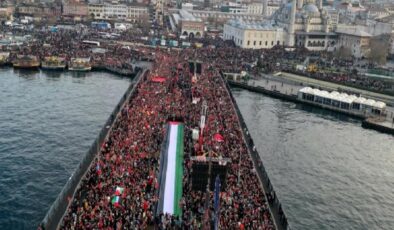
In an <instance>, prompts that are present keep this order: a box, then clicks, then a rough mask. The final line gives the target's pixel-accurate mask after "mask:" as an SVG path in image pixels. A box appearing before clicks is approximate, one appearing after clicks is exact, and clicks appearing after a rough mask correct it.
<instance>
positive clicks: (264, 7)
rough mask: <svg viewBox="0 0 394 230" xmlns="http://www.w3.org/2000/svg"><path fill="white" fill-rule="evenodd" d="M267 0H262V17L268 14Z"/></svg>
mask: <svg viewBox="0 0 394 230" xmlns="http://www.w3.org/2000/svg"><path fill="white" fill-rule="evenodd" d="M267 13H268V0H263V18H266V17H267V16H268V15H267Z"/></svg>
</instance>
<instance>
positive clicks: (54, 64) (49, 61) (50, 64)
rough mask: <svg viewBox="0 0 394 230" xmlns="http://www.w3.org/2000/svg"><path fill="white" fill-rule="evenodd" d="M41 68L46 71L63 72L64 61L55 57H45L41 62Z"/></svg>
mask: <svg viewBox="0 0 394 230" xmlns="http://www.w3.org/2000/svg"><path fill="white" fill-rule="evenodd" d="M41 68H42V69H46V70H64V69H65V68H66V60H65V59H64V58H61V57H57V56H50V57H45V58H44V60H43V61H42V62H41Z"/></svg>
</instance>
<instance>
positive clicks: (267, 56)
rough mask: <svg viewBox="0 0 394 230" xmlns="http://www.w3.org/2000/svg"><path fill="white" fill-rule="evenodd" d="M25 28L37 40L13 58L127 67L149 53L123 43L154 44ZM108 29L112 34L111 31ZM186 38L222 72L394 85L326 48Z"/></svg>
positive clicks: (142, 38)
mask: <svg viewBox="0 0 394 230" xmlns="http://www.w3.org/2000/svg"><path fill="white" fill-rule="evenodd" d="M18 33H21V32H20V31H19V32H18ZM28 34H30V35H32V36H33V38H35V40H34V41H31V42H29V45H25V46H21V47H14V48H15V49H16V50H13V52H12V53H11V59H15V57H16V55H17V54H33V55H36V56H38V57H39V59H41V60H42V59H44V57H46V56H52V55H55V56H61V57H65V58H66V61H69V60H70V59H71V58H75V57H90V58H91V62H92V63H91V64H92V66H93V67H96V68H107V69H123V70H127V69H131V68H132V63H133V61H135V60H141V59H142V58H147V57H151V55H149V54H141V53H140V52H138V51H136V50H135V49H133V48H132V47H131V45H130V46H129V45H125V43H127V44H138V45H145V46H148V45H152V41H153V36H152V35H148V36H147V34H146V33H143V32H142V31H140V30H128V31H123V32H119V31H116V30H114V29H108V30H105V31H104V32H103V31H102V30H96V29H92V28H87V27H80V28H78V29H75V30H70V29H59V30H58V31H57V32H53V31H51V30H49V29H48V28H45V29H42V30H35V31H31V32H29V33H28ZM111 34H114V36H112V35H111ZM108 35H111V37H110V38H108V37H106V36H108ZM170 35H171V34H167V39H172V40H176V41H178V45H179V46H181V43H182V41H184V40H182V39H179V38H176V37H171V36H170ZM83 40H93V41H100V42H101V43H102V47H103V48H105V50H106V51H105V52H103V51H97V50H94V49H92V47H91V46H90V45H86V44H83V42H82V41H83ZM157 41H160V40H157ZM186 41H188V42H190V43H191V45H192V46H193V44H196V43H199V44H202V45H203V46H204V47H205V48H206V49H215V50H218V51H217V52H216V53H215V54H214V55H215V56H216V57H218V58H220V59H216V60H217V61H221V62H222V63H223V64H224V65H222V66H221V67H222V71H223V72H231V71H232V72H236V71H240V70H246V71H247V72H249V73H250V74H251V75H258V74H259V72H261V71H264V72H267V73H270V72H273V71H286V72H291V73H296V74H301V75H304V76H308V77H311V78H316V79H320V80H325V81H331V82H335V83H339V84H346V85H349V86H354V87H360V88H368V89H373V90H376V91H386V92H387V91H390V90H392V87H393V86H392V83H390V82H389V81H386V80H384V79H376V78H374V79H371V78H368V77H365V76H364V75H363V74H362V73H359V71H357V70H358V69H360V70H365V69H366V68H374V67H375V66H374V64H371V63H369V64H365V63H364V64H357V63H356V62H355V60H353V59H342V58H339V57H336V56H335V55H333V54H332V53H329V52H326V51H321V52H314V51H308V50H306V49H304V48H297V49H296V50H295V51H288V50H286V49H285V48H284V47H281V46H277V47H274V48H272V49H269V50H268V49H260V50H253V49H240V48H237V47H235V45H234V43H233V42H232V41H223V40H222V39H221V38H220V37H218V36H216V37H209V36H207V37H202V38H188V39H187V40H186ZM158 43H160V42H156V44H157V45H158ZM201 53H202V52H201ZM203 55H204V54H203ZM208 55H209V54H208ZM306 60H308V61H306ZM235 63H236V64H235ZM305 63H307V64H306V65H308V64H310V63H312V64H313V65H316V66H317V71H313V72H309V71H305V70H299V69H297V68H296V66H297V65H299V64H305Z"/></svg>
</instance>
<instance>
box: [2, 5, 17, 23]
mask: <svg viewBox="0 0 394 230" xmlns="http://www.w3.org/2000/svg"><path fill="white" fill-rule="evenodd" d="M14 10H15V8H14V7H13V6H0V22H2V21H8V20H12V18H13V14H14Z"/></svg>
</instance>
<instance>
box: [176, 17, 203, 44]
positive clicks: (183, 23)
mask: <svg viewBox="0 0 394 230" xmlns="http://www.w3.org/2000/svg"><path fill="white" fill-rule="evenodd" d="M173 18H174V22H175V25H176V26H177V28H178V29H179V31H180V32H181V34H182V35H183V36H191V37H201V36H203V34H204V31H205V24H204V22H203V20H201V19H200V18H196V17H195V16H193V15H192V14H191V13H190V12H189V11H186V10H179V13H178V14H173Z"/></svg>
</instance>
